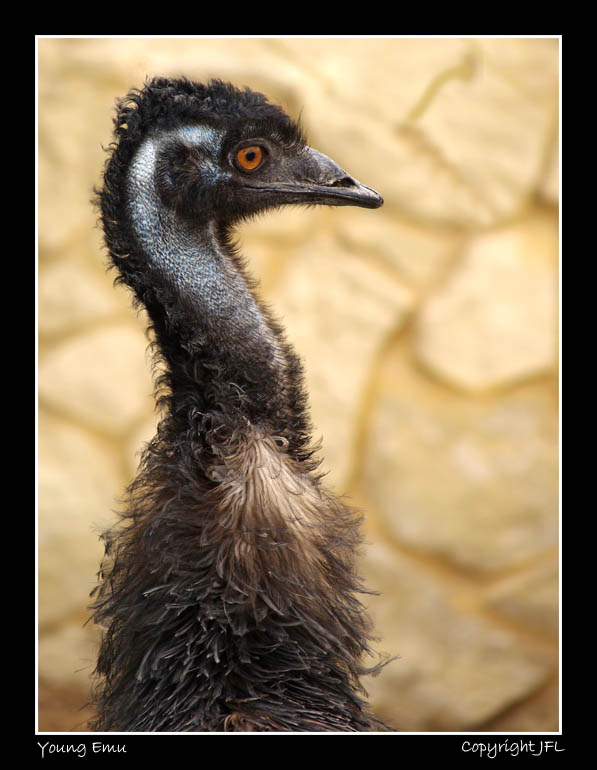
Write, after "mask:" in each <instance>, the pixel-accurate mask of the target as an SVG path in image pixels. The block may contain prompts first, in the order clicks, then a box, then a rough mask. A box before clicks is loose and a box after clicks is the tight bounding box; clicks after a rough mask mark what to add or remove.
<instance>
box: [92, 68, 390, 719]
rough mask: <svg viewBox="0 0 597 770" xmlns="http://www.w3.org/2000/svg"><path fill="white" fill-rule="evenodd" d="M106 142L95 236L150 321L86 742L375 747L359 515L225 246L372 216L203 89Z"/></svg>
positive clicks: (175, 91) (298, 144) (275, 131)
mask: <svg viewBox="0 0 597 770" xmlns="http://www.w3.org/2000/svg"><path fill="white" fill-rule="evenodd" d="M114 136H115V141H114V142H113V144H112V145H111V148H110V157H109V159H108V161H107V164H106V168H105V174H104V184H103V188H102V189H101V190H100V191H99V193H98V203H99V206H100V209H101V222H102V225H103V229H104V232H105V240H106V244H107V247H108V250H109V253H110V257H111V260H112V262H113V264H114V265H115V267H116V268H117V270H118V272H119V279H118V280H120V281H122V282H124V283H126V284H128V286H129V287H130V288H131V289H132V291H133V293H134V296H135V298H136V301H137V302H138V303H140V304H141V305H142V306H144V307H145V308H146V309H147V313H148V314H149V317H150V319H151V329H152V334H153V341H154V346H155V349H156V352H157V354H158V356H159V358H160V361H161V363H162V364H163V370H164V374H163V375H162V376H161V377H160V378H159V381H158V389H159V403H160V406H161V407H162V409H163V419H162V421H161V422H160V424H159V427H158V430H157V435H156V436H155V438H154V439H153V441H152V442H151V443H150V444H149V445H148V447H147V449H146V451H145V453H144V455H143V458H142V461H141V465H140V469H139V475H138V477H137V478H136V480H135V481H134V482H133V483H132V484H131V486H130V487H129V489H128V493H127V506H126V510H125V511H124V513H123V514H122V517H121V521H120V523H119V525H118V526H116V527H115V528H114V529H113V530H111V531H109V532H107V533H106V534H105V535H104V541H105V547H106V558H105V560H104V563H103V564H102V569H101V571H100V582H99V585H98V587H97V588H96V589H95V591H94V595H95V599H94V603H93V605H92V609H93V618H94V620H95V622H96V623H98V624H99V625H101V626H102V627H103V628H104V633H103V639H102V642H101V648H100V652H99V658H98V663H97V670H96V674H97V676H98V683H97V687H96V706H97V710H98V717H97V720H96V721H95V722H94V723H93V725H92V729H94V730H97V731H105V730H118V731H156V730H159V731H217V730H221V731H228V730H230V731H235V730H252V731H333V730H338V731H364V730H371V729H379V726H378V723H377V722H376V720H375V719H374V718H373V717H372V716H371V715H370V714H369V712H368V709H367V705H366V703H365V701H364V700H363V699H362V697H361V694H362V693H363V691H362V690H361V687H360V684H359V676H360V675H361V674H363V673H364V672H365V671H366V670H367V669H364V668H363V667H362V666H361V663H360V659H361V656H362V655H363V653H368V652H370V649H369V646H368V642H367V639H368V634H369V631H370V624H369V621H368V619H367V617H366V614H365V612H364V608H363V606H362V604H361V603H360V602H359V600H358V599H357V594H358V593H360V592H362V591H363V588H362V585H361V582H360V580H359V578H358V576H357V575H356V573H355V568H354V552H355V547H356V546H357V545H358V543H359V542H360V540H359V534H358V525H359V517H358V516H357V514H356V513H355V512H354V511H352V510H350V509H349V508H348V507H346V506H345V505H344V504H343V503H341V502H340V501H338V500H337V499H335V498H334V497H333V496H331V495H330V494H329V493H328V492H326V491H325V489H324V488H323V487H322V486H321V485H320V480H319V477H318V475H317V474H316V468H317V465H318V463H317V462H316V461H315V460H314V457H313V449H312V448H310V433H309V431H310V427H309V419H308V415H307V407H306V396H305V392H304V386H303V375H302V370H301V365H300V363H299V360H298V358H297V356H296V354H295V352H294V351H293V349H292V348H291V347H290V345H289V344H288V343H287V342H286V341H285V338H284V334H283V331H282V329H281V327H280V325H279V324H278V322H277V321H276V320H275V319H274V318H273V317H272V315H271V314H270V313H269V311H268V310H267V309H266V308H265V307H264V306H263V305H262V304H261V303H260V301H259V299H258V298H257V297H256V295H255V284H254V282H253V281H252V280H251V278H250V277H249V276H248V275H247V274H246V272H245V268H244V265H243V262H242V260H241V258H240V257H239V255H238V254H237V253H236V251H235V249H234V247H233V246H232V242H231V228H232V227H233V226H234V225H236V224H237V223H238V222H239V221H241V220H243V219H245V218H247V217H250V216H252V215H254V214H257V213H258V212H261V211H264V210H265V209H268V208H274V207H277V206H282V205H284V204H316V203H320V204H324V205H328V206H364V207H365V208H377V207H379V206H381V205H382V203H383V201H382V198H381V197H380V196H379V195H378V194H377V193H376V192H375V191H374V190H372V189H371V188H369V187H366V186H365V185H363V184H361V183H360V182H357V181H356V180H355V179H353V178H352V177H350V176H349V175H348V174H347V173H346V172H345V171H344V170H343V169H341V168H340V167H339V166H337V165H336V164H335V163H334V162H333V161H332V160H330V158H328V157H326V156H325V155H322V154H321V153H320V152H317V151H316V150H313V149H312V148H311V147H309V146H308V145H307V144H306V142H305V139H304V137H303V135H302V133H301V131H300V129H299V128H298V126H297V125H296V124H295V123H294V122H293V121H292V120H291V119H290V118H289V117H288V116H287V115H286V114H285V113H284V112H283V111H282V110H281V109H280V108H279V107H276V106H274V105H272V104H270V103H269V102H268V101H267V99H266V98H265V97H264V96H263V95H261V94H258V93H254V92H252V91H250V90H248V89H245V90H238V89H236V88H235V87H233V86H232V85H229V84H226V83H222V82H220V81H212V82H210V83H209V84H207V85H201V84H197V83H192V82H190V81H188V80H186V79H179V80H170V79H165V78H155V79H153V80H151V81H150V82H148V83H147V84H146V85H145V87H144V88H143V89H141V90H134V91H132V92H131V93H129V94H128V96H126V97H125V98H124V99H123V100H121V101H120V102H119V104H118V109H117V115H116V118H115V131H114ZM372 670H373V669H368V671H372Z"/></svg>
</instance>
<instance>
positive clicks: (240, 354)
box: [128, 129, 286, 419]
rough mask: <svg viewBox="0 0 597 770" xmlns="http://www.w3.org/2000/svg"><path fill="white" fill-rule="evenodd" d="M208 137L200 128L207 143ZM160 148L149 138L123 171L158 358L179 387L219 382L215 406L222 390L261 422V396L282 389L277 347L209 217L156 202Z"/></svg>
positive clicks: (224, 397) (283, 361)
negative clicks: (147, 282) (186, 213)
mask: <svg viewBox="0 0 597 770" xmlns="http://www.w3.org/2000/svg"><path fill="white" fill-rule="evenodd" d="M210 131H211V129H205V132H206V137H204V138H206V139H207V140H209V132H210ZM158 149H159V148H158V143H157V141H156V140H153V139H151V138H149V139H148V140H146V141H145V143H144V144H143V145H142V147H141V148H140V150H139V152H138V153H137V155H136V157H135V159H134V161H133V163H132V165H131V170H130V173H129V183H128V184H129V189H128V198H129V201H130V203H129V216H130V221H131V223H132V226H133V229H134V232H135V236H136V240H137V242H138V244H139V245H140V247H141V249H142V250H143V252H144V254H145V260H146V263H147V267H148V274H149V276H150V280H151V281H152V282H153V284H154V285H153V286H150V287H149V291H147V292H146V297H151V299H150V300H147V299H146V300H145V302H146V306H147V310H148V312H149V314H150V316H151V318H152V322H153V325H154V328H155V330H156V333H157V338H158V343H159V344H160V347H161V350H162V354H163V356H164V358H165V360H166V361H167V363H168V365H169V367H170V370H171V372H172V374H173V376H174V378H175V379H176V378H178V379H176V382H178V383H179V384H180V383H181V378H182V379H185V378H187V379H188V378H189V376H190V377H191V379H195V380H197V379H200V380H202V381H203V382H204V378H205V377H206V376H209V377H212V378H214V377H217V378H218V379H219V380H220V384H221V390H220V396H221V403H220V405H221V406H224V407H225V406H226V401H227V400H230V399H227V392H228V393H229V394H230V397H231V400H232V401H233V402H236V403H237V404H238V403H239V398H240V399H241V400H242V401H243V403H244V408H245V409H246V410H249V411H252V413H253V414H252V416H253V417H254V418H257V419H259V418H260V417H265V416H266V415H264V414H259V411H260V410H261V409H262V406H264V405H265V403H266V399H267V394H270V395H273V394H274V393H276V392H277V393H278V397H279V395H280V393H281V392H283V391H284V390H285V389H284V387H281V386H282V380H283V379H284V376H285V369H286V358H285V354H284V352H283V345H282V343H281V341H280V340H279V339H278V335H277V333H276V332H275V331H274V329H273V328H272V326H271V323H270V322H269V321H268V319H267V318H266V316H265V315H264V312H263V311H262V309H261V308H260V306H259V304H258V302H257V301H256V299H255V297H254V296H253V294H252V292H251V290H250V288H249V286H248V285H247V281H246V279H245V277H244V275H243V274H242V271H241V269H240V267H239V265H238V263H237V261H236V260H237V258H236V257H235V256H234V255H233V254H232V252H231V250H230V248H229V247H228V245H227V243H226V237H225V232H224V229H223V228H221V227H220V226H219V225H218V223H217V222H216V221H215V219H207V218H206V219H205V220H203V221H201V220H190V219H185V218H183V217H182V216H180V215H179V214H178V213H177V212H176V211H175V209H174V208H171V207H167V206H165V205H164V204H163V202H162V201H161V199H160V196H159V193H158V188H157V183H156V165H157V158H158ZM198 367H199V368H198ZM200 369H201V371H202V373H201V375H200V376H198V372H199V370H200ZM187 384H188V383H187ZM196 384H198V383H196ZM264 396H265V398H264ZM173 397H174V398H175V397H176V392H175V389H174V388H173Z"/></svg>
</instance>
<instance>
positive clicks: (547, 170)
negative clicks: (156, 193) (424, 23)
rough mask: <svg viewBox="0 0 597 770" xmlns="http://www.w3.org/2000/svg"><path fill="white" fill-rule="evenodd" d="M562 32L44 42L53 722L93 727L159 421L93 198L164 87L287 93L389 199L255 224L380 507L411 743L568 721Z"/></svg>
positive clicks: (42, 602) (353, 484) (140, 327)
mask: <svg viewBox="0 0 597 770" xmlns="http://www.w3.org/2000/svg"><path fill="white" fill-rule="evenodd" d="M558 49H559V41H558V40H557V39H532V38H530V39H470V38H464V39H461V38H458V39H456V38H454V39H425V38H409V39H400V38H376V39H372V38H364V39H359V38H338V39H327V38H240V39H228V38H184V39H142V38H121V39H101V38H71V39H59V38H41V39H39V40H38V62H39V70H38V73H39V79H38V83H39V101H38V108H39V153H38V169H39V186H38V192H39V270H38V301H39V305H38V308H39V318H38V321H39V324H38V330H39V369H38V377H39V380H38V387H39V390H38V392H39V433H38V435H39V439H38V466H39V474H38V493H39V648H38V650H39V667H38V670H39V725H38V728H39V730H42V731H84V730H86V722H87V719H88V718H89V716H90V710H89V708H88V707H87V706H86V699H87V697H88V692H89V677H90V674H91V672H92V670H93V667H94V658H95V653H96V647H97V636H96V634H97V632H96V630H95V628H94V627H93V626H91V625H87V626H85V625H84V624H85V621H86V619H87V616H88V611H87V605H88V602H89V598H88V597H89V592H90V591H91V589H92V588H93V586H94V584H95V577H96V573H97V569H98V565H99V562H100V559H101V556H102V547H101V544H100V542H99V539H98V536H99V533H100V532H101V531H102V530H103V529H104V528H105V527H107V526H109V525H110V523H111V522H112V521H113V519H114V513H113V511H114V510H115V509H116V508H117V505H118V504H117V499H118V497H119V495H120V494H121V493H122V492H123V490H124V488H125V486H126V484H127V483H128V482H129V481H130V480H131V478H132V476H133V475H134V473H135V468H136V464H137V461H138V453H139V450H140V448H141V447H142V445H143V443H144V442H145V441H147V440H148V439H149V438H150V437H151V435H152V434H153V430H154V426H155V420H156V416H155V414H154V410H153V398H152V382H151V376H150V366H149V358H148V354H147V352H146V348H147V340H146V337H145V333H144V330H145V323H144V317H143V314H142V313H141V314H137V313H136V312H135V311H134V310H133V309H132V308H131V303H130V298H129V295H128V293H127V291H126V290H125V289H123V288H122V287H118V288H114V287H113V285H112V281H113V278H114V273H107V272H106V254H105V252H104V250H103V247H102V238H101V232H100V231H99V229H98V227H97V221H96V220H97V214H96V212H95V211H94V210H93V208H92V205H91V204H90V199H91V198H92V189H93V186H94V185H96V184H99V183H100V179H101V171H102V167H103V164H104V161H105V157H106V155H105V153H104V151H103V149H102V147H103V146H107V145H108V143H109V142H110V140H111V130H112V116H113V112H114V104H115V99H116V98H117V97H119V96H122V95H124V94H125V93H126V92H127V91H128V90H129V89H130V88H131V87H133V86H137V87H139V86H141V85H142V84H143V82H144V80H145V79H146V77H147V76H153V75H158V74H159V75H172V76H176V75H181V74H184V75H186V76H187V77H189V78H191V79H197V80H204V79H207V78H210V77H220V78H223V79H227V80H230V81H232V82H234V83H235V84H236V85H239V86H243V85H248V86H250V87H251V88H253V89H255V90H258V91H262V92H264V93H266V94H267V95H268V96H269V97H270V100H271V101H273V102H276V103H279V104H281V105H282V106H283V107H285V108H286V110H287V111H288V112H289V113H290V114H291V115H292V116H294V117H298V116H299V115H300V119H301V122H302V125H303V126H304V128H305V130H306V133H307V136H308V138H309V140H310V143H311V144H312V145H313V146H314V147H316V148H317V149H319V150H320V151H322V152H324V153H326V154H328V155H330V156H331V157H332V158H334V160H336V161H337V162H338V163H339V164H340V165H341V166H343V167H344V168H345V169H346V170H347V171H348V172H349V173H350V174H352V175H353V176H355V177H356V178H357V179H360V180H361V181H363V182H364V183H365V184H367V185H369V186H371V187H374V188H375V189H377V190H378V191H380V193H381V194H382V195H383V197H384V199H385V205H384V207H383V208H382V209H380V210H378V211H367V210H362V209H342V208H340V209H331V208H325V207H323V208H321V209H304V210H303V209H286V210H284V211H281V212H277V213H273V214H269V215H268V216H266V217H263V218H261V219H260V220H259V221H258V222H253V223H249V224H247V225H245V226H243V228H242V230H241V231H240V232H239V238H240V242H241V245H242V251H243V252H244V254H245V255H246V256H247V257H248V258H249V264H250V265H251V268H252V270H253V272H254V274H255V275H256V276H258V277H259V278H260V280H261V287H262V293H263V296H264V297H265V299H266V300H267V302H268V303H269V304H270V305H271V306H272V308H273V309H274V310H275V312H276V314H277V315H278V316H279V317H280V318H281V319H282V321H283V323H284V325H285V327H286V329H287V331H288V336H289V338H290V340H291V341H292V342H293V344H294V345H295V347H296V349H297V350H298V352H299V354H300V355H301V357H302V358H303V360H304V362H305V367H306V371H307V378H308V386H309V391H310V394H311V404H312V416H313V421H314V423H315V427H316V429H315V438H321V439H322V442H323V449H322V454H323V456H324V458H325V460H324V468H325V469H326V470H328V471H329V475H328V477H327V479H328V484H329V485H330V486H331V487H333V488H334V489H335V490H336V491H337V492H338V493H341V494H346V495H347V496H348V497H349V498H350V499H351V500H352V502H353V503H354V504H356V505H357V506H359V507H361V508H363V509H364V510H365V511H366V522H365V536H366V541H367V542H366V547H365V549H364V550H363V553H362V555H361V561H360V565H361V571H362V573H363V574H364V576H365V577H366V582H367V584H368V586H369V587H370V588H373V589H375V590H377V591H379V592H380V595H379V596H376V597H372V598H369V597H368V599H367V601H368V604H369V606H370V609H371V613H372V615H373V618H374V621H375V625H376V629H377V632H378V635H379V641H378V642H377V643H376V648H377V650H379V651H380V652H381V653H386V654H388V655H399V656H400V658H399V660H397V661H395V662H393V663H392V664H390V665H389V666H387V667H386V668H385V669H384V670H383V671H382V673H381V674H380V675H379V676H378V677H376V678H371V679H366V680H365V681H364V684H365V686H366V688H367V690H368V691H369V694H370V698H371V702H372V704H373V706H374V709H375V711H376V712H377V714H378V715H379V716H380V717H382V718H383V719H386V720H389V721H390V722H391V723H392V724H393V725H394V726H395V727H396V728H397V729H399V730H401V731H414V732H427V731H465V732H472V731H505V732H510V731H518V730H520V731H552V730H557V729H558V727H559V725H558V689H557V682H558V371H557V366H558V336H557V332H558V317H557V313H558V284H557V280H558V154H557V148H558V87H559V84H558V56H559V50H558Z"/></svg>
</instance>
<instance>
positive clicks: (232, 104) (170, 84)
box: [114, 77, 305, 145]
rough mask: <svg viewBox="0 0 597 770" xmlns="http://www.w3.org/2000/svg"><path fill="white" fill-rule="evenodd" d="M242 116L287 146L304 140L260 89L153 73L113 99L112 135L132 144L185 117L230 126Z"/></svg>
mask: <svg viewBox="0 0 597 770" xmlns="http://www.w3.org/2000/svg"><path fill="white" fill-rule="evenodd" d="M247 121H250V122H251V123H253V124H255V126H256V128H259V127H263V128H264V129H265V130H267V131H269V132H272V131H275V132H276V133H277V134H278V135H279V136H280V138H281V139H282V141H284V142H285V143H288V144H289V145H295V144H299V145H300V144H305V138H304V136H303V133H302V131H301V128H300V127H299V125H298V124H297V123H295V122H294V121H293V120H292V119H291V118H290V117H289V116H288V115H287V114H286V113H285V112H284V110H282V109H281V108H280V107H278V106H277V105H275V104H271V103H270V102H269V101H268V99H267V97H266V96H264V95H263V94H261V93H259V92H257V91H252V90H251V89H250V88H247V87H245V88H242V89H241V88H237V87H236V86H234V85H232V84H231V83H225V82H223V81H221V80H210V81H209V82H208V83H206V84H203V83H194V82H192V81H190V80H188V79H187V78H176V79H174V78H164V77H156V78H153V79H151V80H148V81H147V82H146V83H145V85H144V87H143V88H141V89H133V90H131V91H130V92H129V93H128V94H127V95H126V96H125V97H124V98H122V99H120V100H119V101H118V104H117V113H116V117H115V118H114V125H115V128H114V134H115V137H116V138H117V139H118V140H119V142H120V144H121V145H122V143H123V142H124V143H126V144H133V145H137V143H138V142H139V141H140V140H141V139H142V138H143V137H144V136H145V135H146V134H147V132H148V131H150V130H151V129H154V128H161V129H168V128H172V127H174V126H178V125H181V124H183V123H185V122H188V123H207V124H209V125H213V126H220V127H224V128H226V129H228V130H233V129H234V127H235V126H236V125H241V124H243V123H246V122H247Z"/></svg>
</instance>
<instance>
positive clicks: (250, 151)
mask: <svg viewBox="0 0 597 770" xmlns="http://www.w3.org/2000/svg"><path fill="white" fill-rule="evenodd" d="M264 158H265V153H264V151H263V147H260V146H259V145H258V144H250V145H249V146H248V147H243V148H242V149H240V150H239V151H238V152H237V153H236V162H237V164H238V166H239V168H241V169H242V170H243V171H256V170H257V169H258V168H259V166H260V165H261V164H262V163H263V160H264Z"/></svg>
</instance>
